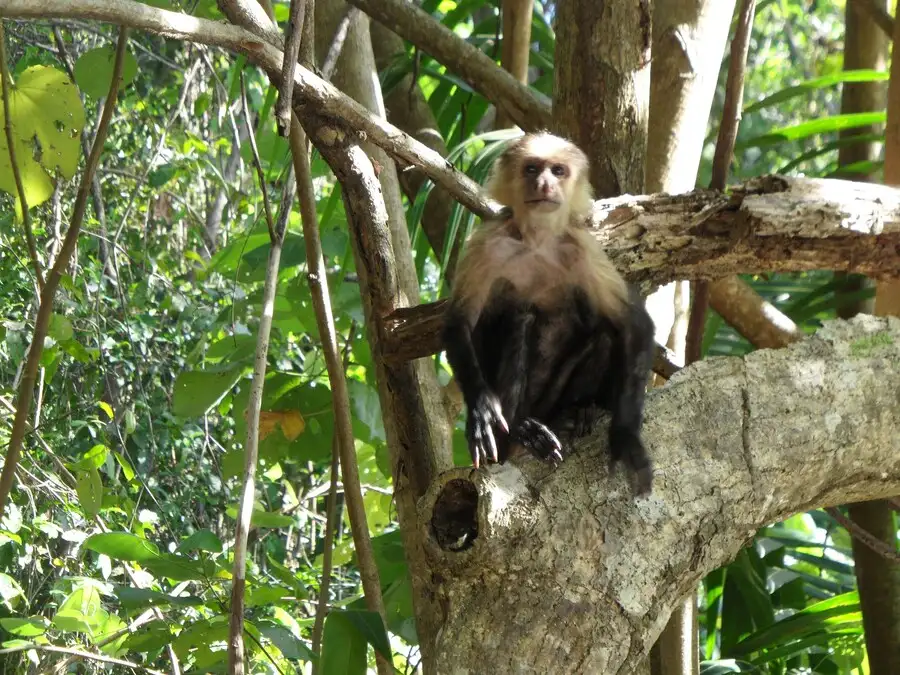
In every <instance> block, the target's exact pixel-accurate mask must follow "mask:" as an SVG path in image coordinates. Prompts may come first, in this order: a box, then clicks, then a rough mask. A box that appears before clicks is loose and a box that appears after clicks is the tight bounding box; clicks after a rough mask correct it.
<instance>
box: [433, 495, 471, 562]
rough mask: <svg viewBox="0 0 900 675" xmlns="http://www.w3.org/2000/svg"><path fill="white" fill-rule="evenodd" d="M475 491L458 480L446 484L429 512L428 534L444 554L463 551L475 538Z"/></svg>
mask: <svg viewBox="0 0 900 675" xmlns="http://www.w3.org/2000/svg"><path fill="white" fill-rule="evenodd" d="M477 510H478V491H477V490H476V489H475V486H474V485H473V484H472V483H471V482H469V481H467V480H462V479H460V478H457V479H454V480H451V481H448V482H447V484H446V485H445V486H444V488H443V489H442V490H441V494H440V495H438V498H437V500H435V503H434V508H433V509H432V511H431V533H432V535H433V536H434V538H435V540H437V543H438V545H439V546H440V547H441V548H442V549H444V550H445V551H465V550H466V549H467V548H470V547H471V546H472V544H473V543H475V538H476V537H477V536H478V513H477Z"/></svg>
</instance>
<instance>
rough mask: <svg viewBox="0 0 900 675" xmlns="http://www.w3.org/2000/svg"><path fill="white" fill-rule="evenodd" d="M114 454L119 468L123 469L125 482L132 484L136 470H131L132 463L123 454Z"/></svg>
mask: <svg viewBox="0 0 900 675" xmlns="http://www.w3.org/2000/svg"><path fill="white" fill-rule="evenodd" d="M126 416H127V415H126ZM114 454H115V457H116V461H117V462H118V463H119V466H121V467H122V473H124V474H125V480H126V481H128V482H129V483H130V482H131V481H132V480H134V469H132V468H131V462H129V461H128V460H127V459H125V456H124V455H123V454H122V453H121V452H116V453H114Z"/></svg>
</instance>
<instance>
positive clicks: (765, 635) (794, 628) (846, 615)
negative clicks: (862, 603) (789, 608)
mask: <svg viewBox="0 0 900 675" xmlns="http://www.w3.org/2000/svg"><path fill="white" fill-rule="evenodd" d="M861 621H862V615H861V614H860V610H859V594H858V593H857V592H856V591H852V592H850V593H844V594H843V595H839V596H836V597H834V598H830V599H828V600H824V601H822V602H819V603H816V604H814V605H811V606H810V607H807V608H806V609H804V610H801V611H799V612H797V613H796V614H794V615H793V616H790V617H788V618H786V619H783V620H781V621H778V622H776V623H774V624H773V625H771V626H767V627H765V628H762V629H760V630H758V631H756V632H754V633H752V634H751V635H748V636H747V637H745V638H744V639H742V640H741V641H740V642H738V643H737V644H736V645H735V646H734V649H733V652H734V654H735V655H738V656H740V655H746V654H750V653H752V652H755V651H759V650H761V649H772V648H775V647H781V646H784V645H785V644H787V643H788V642H790V641H792V640H797V639H799V638H807V637H808V636H810V635H811V634H814V633H822V632H827V631H828V630H829V629H830V628H833V627H837V626H840V627H848V626H849V627H851V628H852V627H853V626H859V625H861V623H860V622H861Z"/></svg>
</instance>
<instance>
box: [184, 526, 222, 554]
mask: <svg viewBox="0 0 900 675" xmlns="http://www.w3.org/2000/svg"><path fill="white" fill-rule="evenodd" d="M176 550H177V551H178V552H179V553H184V552H186V551H209V552H210V553H221V552H222V550H223V546H222V540H221V539H219V538H218V537H217V536H216V535H215V534H213V532H212V531H211V530H197V531H196V532H194V534H192V535H191V536H189V537H188V538H187V539H185V540H184V541H183V542H181V543H180V544H179V545H178V548H177V549H176Z"/></svg>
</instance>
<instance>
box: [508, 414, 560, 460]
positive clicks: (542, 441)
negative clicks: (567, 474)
mask: <svg viewBox="0 0 900 675" xmlns="http://www.w3.org/2000/svg"><path fill="white" fill-rule="evenodd" d="M514 436H515V438H516V440H517V441H519V442H520V443H521V444H522V445H524V446H525V447H527V448H528V449H529V450H531V451H532V452H533V453H534V454H536V455H537V456H538V457H540V458H541V459H543V460H544V461H547V462H550V463H552V464H553V465H554V466H556V465H558V464H559V463H560V462H562V443H560V441H559V438H557V437H556V434H554V433H553V432H552V431H551V430H550V429H549V428H548V427H547V426H545V425H544V424H542V423H540V422H538V421H537V420H536V419H534V418H533V417H528V418H525V419H524V420H522V421H521V422H520V423H519V425H518V427H516V431H515V434H514Z"/></svg>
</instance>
